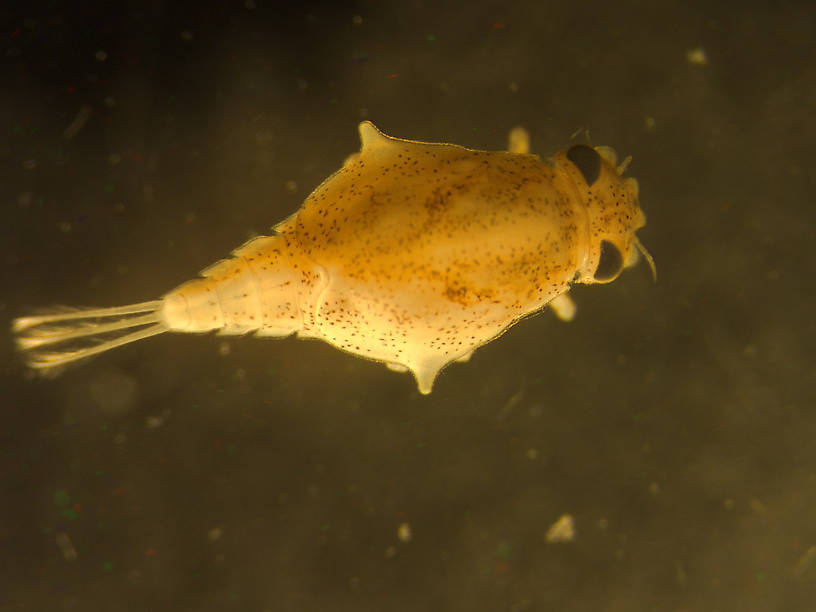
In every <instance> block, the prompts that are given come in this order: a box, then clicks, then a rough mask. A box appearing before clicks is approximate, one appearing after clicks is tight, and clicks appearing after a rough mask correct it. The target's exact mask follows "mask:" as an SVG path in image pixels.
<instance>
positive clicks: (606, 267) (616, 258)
mask: <svg viewBox="0 0 816 612" xmlns="http://www.w3.org/2000/svg"><path fill="white" fill-rule="evenodd" d="M622 268H623V256H622V255H621V252H620V251H619V250H618V247H616V246H615V245H614V244H612V243H611V242H609V241H608V240H601V256H600V257H599V258H598V267H597V268H596V269H595V275H594V276H595V280H596V281H601V282H603V281H610V280H612V279H614V278H615V277H616V276H617V275H618V274H620V271H621V269H622Z"/></svg>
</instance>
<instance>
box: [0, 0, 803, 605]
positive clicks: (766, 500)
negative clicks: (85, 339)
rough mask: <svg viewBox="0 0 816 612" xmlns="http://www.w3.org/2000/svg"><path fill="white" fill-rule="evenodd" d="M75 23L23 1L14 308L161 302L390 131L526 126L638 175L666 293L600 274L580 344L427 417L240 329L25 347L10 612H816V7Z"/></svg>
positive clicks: (493, 6)
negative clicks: (49, 358)
mask: <svg viewBox="0 0 816 612" xmlns="http://www.w3.org/2000/svg"><path fill="white" fill-rule="evenodd" d="M80 4H81V3H66V5H65V6H63V5H60V4H59V3H56V4H55V3H42V2H41V3H33V4H32V3H27V4H26V8H5V9H0V23H2V24H5V25H3V31H2V35H3V37H4V41H5V54H4V57H3V60H2V62H3V73H4V75H5V77H4V78H3V89H2V93H0V130H2V137H0V184H2V189H0V192H2V198H3V200H2V205H3V219H4V221H5V222H4V224H3V229H2V237H1V238H0V254H2V272H0V274H2V276H1V277H0V282H1V283H2V284H1V285H0V286H2V298H0V301H1V302H2V304H0V306H1V307H2V308H1V309H0V313H2V315H3V317H4V320H5V321H9V320H10V319H11V318H13V317H14V316H19V315H21V314H25V313H27V312H29V311H30V310H31V309H32V308H36V307H38V306H47V305H52V304H60V303H62V304H79V305H100V306H102V305H118V304H122V303H129V302H134V301H142V300H146V299H153V298H155V297H157V296H159V295H161V294H162V293H164V292H165V291H167V290H169V289H170V288H172V287H173V286H175V285H176V284H178V283H180V282H182V281H184V280H186V279H187V278H190V277H192V276H194V275H195V274H196V272H197V271H198V270H200V269H202V268H204V267H205V266H207V265H208V264H210V263H212V262H213V261H215V260H217V259H219V258H221V257H224V256H225V255H226V254H227V253H228V252H229V251H230V249H232V248H234V247H236V246H238V245H239V244H240V243H242V242H243V241H244V240H245V239H246V238H247V237H248V236H250V235H251V234H252V233H256V232H257V233H263V232H264V231H266V230H267V229H268V227H269V226H270V225H272V224H273V223H275V222H277V221H279V220H281V219H283V218H284V217H285V216H287V215H288V214H290V213H291V212H292V211H294V210H295V209H297V207H298V206H299V204H300V202H301V201H302V200H303V198H304V197H305V196H306V195H307V194H308V192H309V191H310V190H311V189H312V188H313V187H315V186H316V185H317V184H318V183H319V181H320V180H322V179H323V178H324V177H326V176H327V175H328V174H329V173H331V172H332V171H333V170H334V169H335V168H337V167H338V166H339V164H340V163H341V161H342V160H343V158H344V156H345V155H347V154H348V153H350V152H352V151H353V150H355V149H356V148H357V146H358V143H357V133H356V124H357V122H358V121H360V120H361V119H363V118H368V119H371V120H373V121H374V122H375V123H376V124H377V125H378V126H380V127H381V128H382V129H384V130H385V131H387V132H388V133H390V134H393V135H396V136H401V137H406V138H413V139H420V140H437V141H439V140H441V141H451V142H456V143H459V144H464V145H467V146H472V147H477V148H487V149H498V148H503V147H504V146H505V142H506V135H507V132H508V130H509V129H510V128H511V127H512V126H514V125H517V124H522V125H524V126H526V127H527V128H528V129H529V130H530V133H531V135H532V138H533V146H534V148H535V150H536V151H538V152H540V153H543V154H548V153H551V152H553V151H555V150H556V149H558V148H561V147H564V146H565V145H568V144H569V143H570V136H571V135H572V134H573V133H574V132H576V131H577V130H579V129H580V128H589V130H590V134H591V137H592V139H593V141H594V142H597V143H599V144H609V145H612V146H614V147H615V148H617V149H618V151H619V152H621V153H622V154H631V155H632V156H633V158H634V161H633V162H632V165H631V173H632V175H633V176H636V177H637V178H638V179H639V181H640V185H641V195H642V205H643V208H644V210H645V211H646V214H647V216H648V218H649V224H648V226H647V227H646V228H645V229H644V230H643V231H642V232H641V234H640V236H641V239H642V241H643V242H644V244H645V245H646V246H647V247H648V248H649V249H650V250H651V252H652V253H653V255H654V257H655V260H656V261H657V265H658V268H659V272H660V279H659V282H658V283H657V284H653V283H652V282H651V280H650V277H649V273H648V270H647V268H646V267H645V266H642V265H641V266H638V267H637V268H635V269H633V270H629V271H627V272H626V273H625V274H624V275H623V276H622V277H621V278H620V279H619V280H618V281H617V282H615V283H613V284H612V285H609V286H606V287H580V288H578V289H576V290H575V291H574V297H575V299H576V301H577V302H578V307H579V310H578V316H577V319H576V320H575V321H574V322H573V323H571V324H563V323H560V322H558V321H557V320H556V319H555V318H554V317H553V316H552V315H551V314H549V313H545V314H543V315H541V316H538V317H535V318H532V319H530V320H527V321H524V322H523V323H521V324H520V325H518V326H517V327H516V328H514V329H513V330H511V331H510V332H509V333H508V334H506V335H505V336H504V337H502V338H501V339H500V340H498V341H496V342H494V343H492V344H490V345H488V346H487V347H484V348H483V349H481V350H479V351H477V353H476V355H475V356H474V358H473V360H472V361H471V363H469V364H466V365H455V366H452V367H451V368H449V369H448V370H446V371H445V372H444V373H443V374H442V375H441V377H440V378H439V379H438V381H437V383H436V387H435V390H434V393H433V394H432V395H431V396H429V397H421V396H420V395H419V394H418V393H417V391H416V388H415V385H414V383H413V381H412V380H411V379H410V378H409V377H408V376H407V375H402V376H401V375H397V374H393V373H390V372H388V371H387V370H386V369H385V368H384V367H382V366H380V365H377V364H372V363H368V362H365V361H362V360H359V359H355V358H352V357H350V356H347V355H344V354H342V353H340V352H339V351H336V350H334V349H332V348H330V347H329V346H327V345H324V344H321V343H317V342H302V341H296V340H293V339H289V340H282V341H273V340H265V341H262V340H255V339H249V338H247V339H228V340H226V341H225V340H224V339H222V338H218V337H216V336H200V337H185V336H170V335H168V336H166V337H160V338H155V339H152V340H149V341H145V342H144V343H142V344H140V345H134V346H131V347H128V348H125V349H120V350H118V351H115V352H114V353H111V354H109V355H106V356H104V357H101V358H99V359H95V360H92V361H91V362H90V363H87V364H85V365H84V366H83V367H81V368H75V369H73V370H71V371H69V372H67V373H66V374H64V375H63V376H62V377H60V378H58V379H56V380H53V381H45V382H43V381H39V380H32V379H30V377H27V375H26V372H25V371H24V369H23V368H22V366H21V364H20V363H19V361H18V360H17V358H16V357H15V356H14V355H13V352H12V348H11V342H10V339H9V338H8V335H7V332H3V334H4V335H3V336H2V338H3V342H2V348H0V351H2V353H1V354H2V357H0V359H2V361H1V362H0V365H1V367H2V370H1V372H0V375H2V388H3V392H2V396H3V399H2V413H0V414H1V415H2V423H3V425H2V433H0V609H1V610H3V611H5V610H49V611H53V610H113V611H116V610H142V611H143V610H196V611H199V610H200V611H209V610H252V611H290V610H291V611H296V610H297V611H304V610H306V611H311V610H327V611H333V610H350V611H351V610H355V611H356V610H360V611H367V610H372V611H373V610H394V611H414V610H452V611H458V610H462V611H465V610H467V611H482V610H484V611H487V610H491V611H495V610H516V611H520V610H621V611H629V610H661V611H662V610H678V611H685V610H689V611H691V610H723V611H725V610H740V611H750V610H762V611H765V610H785V611H797V610H809V609H812V607H810V606H812V602H813V601H816V548H813V547H815V546H816V521H814V516H816V406H815V405H814V399H816V398H815V397H814V396H815V395H816V393H814V382H816V380H815V379H816V369H814V355H815V354H816V353H815V352H814V349H816V347H815V346H814V344H815V343H814V339H815V338H816V326H814V317H813V307H814V302H813V293H814V292H813V276H814V256H813V239H812V233H813V229H814V226H813V219H814V215H813V212H812V211H813V207H814V202H813V197H814V187H815V186H816V185H815V184H814V174H813V167H814V165H815V164H816V152H814V142H816V131H815V130H814V120H813V112H814V108H816V45H815V44H814V39H815V37H816V12H815V11H814V9H813V8H812V3H810V2H800V3H785V2H781V3H767V4H764V3H758V2H754V3H746V2H740V3H736V2H734V3H729V2H719V3H715V2H653V1H643V2H631V3H615V2H600V1H586V2H577V3H573V2H528V3H508V2H505V1H495V2H491V1H485V0H473V1H471V2H467V3H465V2H462V3H444V4H441V5H440V4H438V3H435V2H430V1H428V2H416V1H410V0H409V1H406V2H385V3H383V2H373V1H372V2H360V3H357V4H351V3H346V4H334V3H324V4H315V5H312V6H308V7H306V8H291V9H289V10H283V9H280V8H278V6H279V5H276V4H274V3H271V2H264V1H262V0H254V1H248V2H246V3H242V2H230V3H222V4H221V5H219V6H220V7H221V8H217V9H209V8H204V5H205V4H206V3H200V4H189V5H188V4H180V3H177V2H162V1H155V2H145V3H139V2H130V3H111V4H113V5H114V8H111V7H110V6H107V7H106V6H105V5H101V4H100V5H99V6H93V5H92V4H82V5H81V6H82V8H81V7H80V6H79V5H80ZM73 5H77V6H73ZM708 5H711V6H708ZM697 47H702V48H704V50H705V53H706V54H707V57H708V60H709V63H708V64H707V65H696V64H692V63H689V62H688V61H687V57H686V54H687V52H688V51H689V50H691V49H694V48H697ZM98 52H104V54H101V53H98ZM83 105H88V106H89V107H90V117H89V119H88V121H87V122H86V123H85V125H84V126H83V127H82V129H81V130H80V131H79V132H78V133H76V135H74V136H73V138H70V139H69V138H66V137H65V136H64V130H65V129H66V128H67V127H68V126H69V125H70V124H71V122H72V121H74V119H75V117H76V116H77V113H78V112H79V110H80V108H81V107H82V106H83ZM648 118H651V119H652V120H653V123H647V122H648ZM289 181H292V182H293V183H291V184H289V186H287V182H289ZM4 326H5V324H4ZM227 352H228V354H225V353H227ZM564 513H569V514H571V515H573V516H574V518H575V522H576V529H577V535H576V539H575V541H573V542H571V543H562V544H550V543H547V542H546V540H545V537H544V536H545V533H546V531H547V529H548V527H549V526H550V525H551V524H552V523H553V522H554V521H555V520H556V519H557V518H558V517H559V516H561V515H562V514H564ZM401 523H408V524H410V526H411V530H412V533H413V539H412V541H411V542H408V543H403V542H400V541H399V539H398V537H397V529H398V526H399V525H400V524H401ZM66 537H67V538H68V539H70V542H71V543H72V545H73V548H74V550H75V552H76V558H75V559H74V560H67V559H66V558H65V557H64V554H63V550H62V549H61V547H60V546H59V545H58V540H60V541H62V542H63V548H65V538H66ZM809 551H810V552H809Z"/></svg>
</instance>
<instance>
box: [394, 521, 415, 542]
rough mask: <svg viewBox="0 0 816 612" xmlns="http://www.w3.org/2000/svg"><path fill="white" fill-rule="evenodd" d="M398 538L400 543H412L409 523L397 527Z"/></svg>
mask: <svg viewBox="0 0 816 612" xmlns="http://www.w3.org/2000/svg"><path fill="white" fill-rule="evenodd" d="M397 537H398V538H399V540H400V542H410V541H411V538H412V537H413V534H412V533H411V526H410V525H409V524H408V523H400V526H399V527H397Z"/></svg>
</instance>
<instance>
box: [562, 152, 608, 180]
mask: <svg viewBox="0 0 816 612" xmlns="http://www.w3.org/2000/svg"><path fill="white" fill-rule="evenodd" d="M567 159H568V160H570V161H571V162H572V163H573V164H575V167H576V168H578V172H580V173H581V176H583V177H584V181H586V184H587V186H588V187H592V184H593V183H594V182H595V181H597V180H598V176H599V175H600V174H601V156H600V155H598V152H597V151H596V150H595V149H593V148H592V147H588V146H586V145H575V146H573V147H570V148H569V149H568V150H567Z"/></svg>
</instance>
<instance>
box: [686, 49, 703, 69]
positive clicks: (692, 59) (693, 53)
mask: <svg viewBox="0 0 816 612" xmlns="http://www.w3.org/2000/svg"><path fill="white" fill-rule="evenodd" d="M686 61H687V62H688V63H689V64H696V65H697V66H705V65H707V64H708V56H707V55H706V52H705V49H703V48H702V47H695V48H694V49H689V50H688V51H686Z"/></svg>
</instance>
